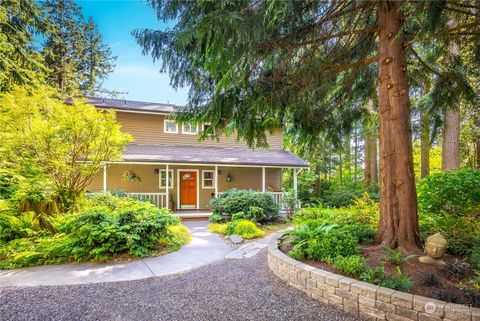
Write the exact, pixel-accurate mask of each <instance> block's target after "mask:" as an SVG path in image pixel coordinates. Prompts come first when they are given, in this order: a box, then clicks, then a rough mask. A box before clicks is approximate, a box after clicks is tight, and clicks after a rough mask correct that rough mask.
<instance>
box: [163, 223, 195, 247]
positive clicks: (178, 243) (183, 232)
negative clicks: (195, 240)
mask: <svg viewBox="0 0 480 321" xmlns="http://www.w3.org/2000/svg"><path fill="white" fill-rule="evenodd" d="M167 231H168V232H169V233H170V237H169V238H168V239H165V240H164V241H163V243H164V245H165V247H166V249H167V251H169V252H170V251H176V250H178V249H180V248H181V247H182V246H184V245H186V244H188V243H190V241H191V240H192V236H191V235H190V231H189V230H188V228H187V227H186V226H185V225H182V224H178V225H171V226H169V227H168V228H167Z"/></svg>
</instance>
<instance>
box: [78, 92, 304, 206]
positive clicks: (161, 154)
mask: <svg viewBox="0 0 480 321" xmlns="http://www.w3.org/2000/svg"><path fill="white" fill-rule="evenodd" d="M87 103H89V104H92V105H94V106H96V107H97V108H99V109H113V110H115V111H116V116H117V120H118V122H119V123H120V124H121V125H122V130H123V131H124V132H126V133H129V134H131V135H132V136H133V137H134V139H135V141H134V142H133V143H131V144H129V145H127V147H126V150H125V152H124V154H123V156H122V159H121V161H118V162H112V163H108V164H105V166H104V170H103V172H99V173H97V175H96V176H95V178H94V180H93V182H92V183H91V184H90V186H89V187H88V191H89V192H99V191H106V190H122V191H124V192H126V193H128V194H132V195H136V196H137V197H144V198H147V199H149V200H151V201H152V202H154V203H155V204H156V205H157V206H158V207H169V208H171V209H172V210H174V211H179V212H180V211H188V212H190V213H202V212H203V213H207V212H208V209H209V201H210V200H211V199H212V198H213V197H215V196H216V195H219V193H221V192H224V191H226V190H229V189H231V188H237V189H252V190H258V191H264V192H271V193H272V194H273V196H274V197H275V200H276V201H277V202H279V203H281V202H282V200H283V195H284V194H283V192H282V170H283V169H293V170H294V185H295V191H296V176H297V173H298V171H299V170H301V169H302V168H306V167H308V164H307V163H306V162H305V161H304V160H302V159H301V158H299V157H297V156H295V155H294V154H293V153H292V152H289V151H285V150H283V144H282V131H281V130H280V129H279V130H277V131H275V132H274V133H273V134H272V135H270V136H269V137H268V144H269V148H268V149H251V148H249V147H248V146H247V145H246V144H245V143H244V142H241V141H240V142H238V141H236V137H234V135H231V136H230V137H226V136H222V137H220V138H219V140H216V139H214V140H204V141H200V140H199V139H198V137H197V134H198V133H199V132H200V131H202V130H204V128H206V126H208V124H202V125H198V126H192V125H191V124H187V123H183V124H180V123H177V122H175V121H174V120H173V119H172V117H171V115H172V113H174V112H175V110H176V106H174V105H170V104H158V103H148V102H139V101H128V100H119V99H104V98H87ZM129 176H134V177H136V178H137V179H134V180H131V179H125V178H128V177H129ZM167 200H168V201H167Z"/></svg>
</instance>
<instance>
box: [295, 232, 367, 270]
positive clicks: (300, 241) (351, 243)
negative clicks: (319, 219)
mask: <svg viewBox="0 0 480 321" xmlns="http://www.w3.org/2000/svg"><path fill="white" fill-rule="evenodd" d="M289 235H290V236H291V237H292V238H293V240H292V244H293V245H294V249H293V250H294V252H293V253H294V254H295V255H296V256H297V257H307V258H310V259H315V260H318V261H322V262H323V261H324V262H329V263H330V262H333V260H334V259H335V258H337V257H339V256H350V255H357V254H359V253H360V248H359V246H358V239H357V237H356V236H354V235H352V234H350V232H349V231H348V230H347V229H344V228H343V227H340V226H338V225H329V224H325V223H323V224H322V225H319V226H316V227H314V228H312V227H309V226H307V225H299V226H297V227H296V228H295V229H294V230H293V231H291V232H290V233H289Z"/></svg>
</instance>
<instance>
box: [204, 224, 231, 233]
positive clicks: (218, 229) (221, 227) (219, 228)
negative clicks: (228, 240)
mask: <svg viewBox="0 0 480 321" xmlns="http://www.w3.org/2000/svg"><path fill="white" fill-rule="evenodd" d="M227 225H228V224H227V223H212V224H208V230H209V231H210V232H212V233H217V234H220V235H225V234H227Z"/></svg>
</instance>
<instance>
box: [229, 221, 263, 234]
mask: <svg viewBox="0 0 480 321" xmlns="http://www.w3.org/2000/svg"><path fill="white" fill-rule="evenodd" d="M226 234H227V235H232V234H236V235H239V236H241V237H242V238H244V239H254V238H257V237H262V236H264V235H265V232H263V231H262V230H261V229H259V228H258V227H257V225H256V224H255V223H254V222H252V221H247V220H237V221H232V222H230V223H228V225H227V229H226Z"/></svg>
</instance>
